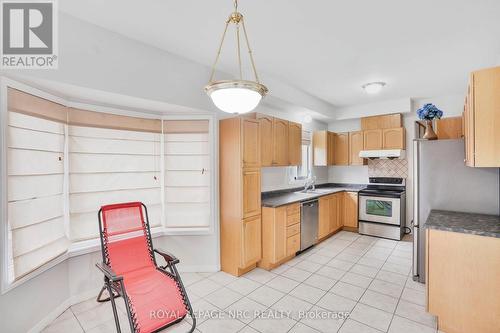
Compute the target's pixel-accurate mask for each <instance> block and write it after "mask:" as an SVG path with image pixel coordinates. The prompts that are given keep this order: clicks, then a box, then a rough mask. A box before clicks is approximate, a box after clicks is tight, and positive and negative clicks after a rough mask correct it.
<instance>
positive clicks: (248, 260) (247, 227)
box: [241, 215, 262, 267]
mask: <svg viewBox="0 0 500 333" xmlns="http://www.w3.org/2000/svg"><path fill="white" fill-rule="evenodd" d="M261 234H262V232H261V219H260V215H259V216H256V217H251V218H248V219H245V220H243V230H242V239H243V249H242V256H241V257H242V266H243V267H247V266H249V265H252V264H255V263H256V262H258V261H259V260H260V258H261V244H262V241H261Z"/></svg>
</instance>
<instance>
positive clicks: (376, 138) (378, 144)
mask: <svg viewBox="0 0 500 333" xmlns="http://www.w3.org/2000/svg"><path fill="white" fill-rule="evenodd" d="M363 149H364V150H377V149H382V130H381V129H372V130H366V131H363Z"/></svg>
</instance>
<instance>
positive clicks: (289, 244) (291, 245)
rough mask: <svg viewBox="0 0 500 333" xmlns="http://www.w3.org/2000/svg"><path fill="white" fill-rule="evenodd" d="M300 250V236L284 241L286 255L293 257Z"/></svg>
mask: <svg viewBox="0 0 500 333" xmlns="http://www.w3.org/2000/svg"><path fill="white" fill-rule="evenodd" d="M299 250H300V234H297V235H295V236H292V237H288V238H287V239H286V255H287V256H291V255H294V254H295V253H296V252H297V251H299Z"/></svg>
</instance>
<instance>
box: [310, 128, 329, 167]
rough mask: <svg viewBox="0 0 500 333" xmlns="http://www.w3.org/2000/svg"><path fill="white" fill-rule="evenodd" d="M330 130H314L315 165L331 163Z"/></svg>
mask: <svg viewBox="0 0 500 333" xmlns="http://www.w3.org/2000/svg"><path fill="white" fill-rule="evenodd" d="M328 133H329V132H328V131H314V132H313V136H312V146H313V165H314V166H327V165H330V159H329V158H328V157H329V155H328V154H329V151H328V148H329V147H330V144H331V143H330V139H329V135H328Z"/></svg>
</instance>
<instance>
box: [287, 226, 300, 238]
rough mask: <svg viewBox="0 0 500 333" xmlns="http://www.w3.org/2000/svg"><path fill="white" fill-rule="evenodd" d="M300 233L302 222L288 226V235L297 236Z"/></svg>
mask: <svg viewBox="0 0 500 333" xmlns="http://www.w3.org/2000/svg"><path fill="white" fill-rule="evenodd" d="M298 233H300V223H297V224H294V225H291V226H289V227H288V228H286V237H291V236H295V235H297V234H298Z"/></svg>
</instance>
